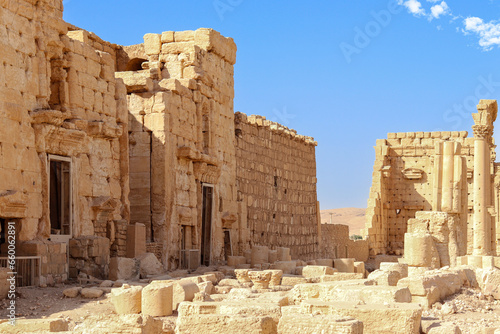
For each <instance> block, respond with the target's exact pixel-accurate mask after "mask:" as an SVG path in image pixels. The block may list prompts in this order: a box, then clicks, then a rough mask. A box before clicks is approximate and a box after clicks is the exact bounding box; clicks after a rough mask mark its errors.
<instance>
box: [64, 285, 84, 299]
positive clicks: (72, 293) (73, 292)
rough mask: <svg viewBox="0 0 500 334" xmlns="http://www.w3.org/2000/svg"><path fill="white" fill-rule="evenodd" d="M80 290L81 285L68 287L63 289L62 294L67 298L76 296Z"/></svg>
mask: <svg viewBox="0 0 500 334" xmlns="http://www.w3.org/2000/svg"><path fill="white" fill-rule="evenodd" d="M80 291H82V288H81V287H73V288H68V289H64V290H63V295H64V296H65V297H68V298H76V297H78V295H79V294H80Z"/></svg>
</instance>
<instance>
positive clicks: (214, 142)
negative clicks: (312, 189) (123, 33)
mask: <svg viewBox="0 0 500 334" xmlns="http://www.w3.org/2000/svg"><path fill="white" fill-rule="evenodd" d="M124 51H125V53H126V54H127V56H123V57H122V63H123V64H122V65H121V66H122V67H123V68H124V69H133V68H134V66H136V68H135V69H136V70H135V71H122V72H118V73H117V77H120V78H123V80H124V81H125V83H126V84H127V92H128V105H129V112H130V126H129V131H130V184H131V194H130V198H131V211H132V216H131V220H132V222H134V223H135V222H140V223H143V224H145V225H146V227H147V239H148V241H149V242H161V243H162V244H163V263H164V264H165V265H167V266H168V267H170V268H174V267H178V266H179V265H180V264H181V263H180V257H181V250H186V249H192V250H199V251H200V255H201V256H203V252H204V250H203V249H202V244H203V242H202V239H203V238H204V234H203V233H202V208H203V193H202V192H203V186H209V187H213V204H212V206H211V208H212V228H211V233H212V236H211V238H210V241H209V243H210V244H209V246H208V248H206V250H205V253H206V252H210V254H208V255H207V254H205V256H208V258H209V259H208V261H209V262H211V263H217V262H220V261H223V260H224V259H225V255H231V254H225V251H224V235H223V230H232V229H233V226H232V223H233V222H234V221H235V220H236V213H237V208H236V189H235V187H234V183H235V181H234V180H235V178H236V176H235V174H236V168H235V164H236V162H235V147H234V122H233V119H234V112H233V97H234V89H233V86H234V83H233V64H234V62H235V57H236V45H235V44H234V42H233V41H232V39H230V38H225V37H223V36H221V35H220V34H219V33H217V32H215V31H213V30H211V29H199V30H196V31H183V32H172V31H168V32H164V33H162V34H147V35H145V36H144V44H143V45H136V46H131V47H125V48H124ZM127 57H128V63H127V64H126V62H125V61H124V60H123V59H127ZM140 61H143V63H142V64H140ZM137 66H140V69H138V68H137ZM231 236H232V239H231V243H234V242H237V239H236V240H234V238H237V236H238V234H237V233H231Z"/></svg>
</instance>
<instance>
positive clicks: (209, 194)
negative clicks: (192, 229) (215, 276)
mask: <svg viewBox="0 0 500 334" xmlns="http://www.w3.org/2000/svg"><path fill="white" fill-rule="evenodd" d="M202 196H203V207H202V214H201V264H202V265H204V266H209V265H210V255H211V251H212V249H211V248H212V208H213V197H214V186H213V185H209V184H203V185H202Z"/></svg>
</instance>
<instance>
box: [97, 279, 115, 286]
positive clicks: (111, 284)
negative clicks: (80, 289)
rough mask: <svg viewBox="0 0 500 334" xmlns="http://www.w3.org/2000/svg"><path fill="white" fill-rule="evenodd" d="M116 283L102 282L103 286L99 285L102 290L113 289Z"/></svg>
mask: <svg viewBox="0 0 500 334" xmlns="http://www.w3.org/2000/svg"><path fill="white" fill-rule="evenodd" d="M113 285H114V282H113V281H110V280H106V281H102V282H101V284H99V286H100V287H102V288H111V287H113Z"/></svg>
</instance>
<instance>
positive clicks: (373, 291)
mask: <svg viewBox="0 0 500 334" xmlns="http://www.w3.org/2000/svg"><path fill="white" fill-rule="evenodd" d="M320 299H321V300H324V301H353V302H363V303H367V304H368V303H381V304H382V303H411V301H412V296H411V293H410V290H409V289H408V288H401V287H397V286H379V285H372V286H355V285H349V286H336V287H332V288H327V287H323V290H322V291H321V293H320Z"/></svg>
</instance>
